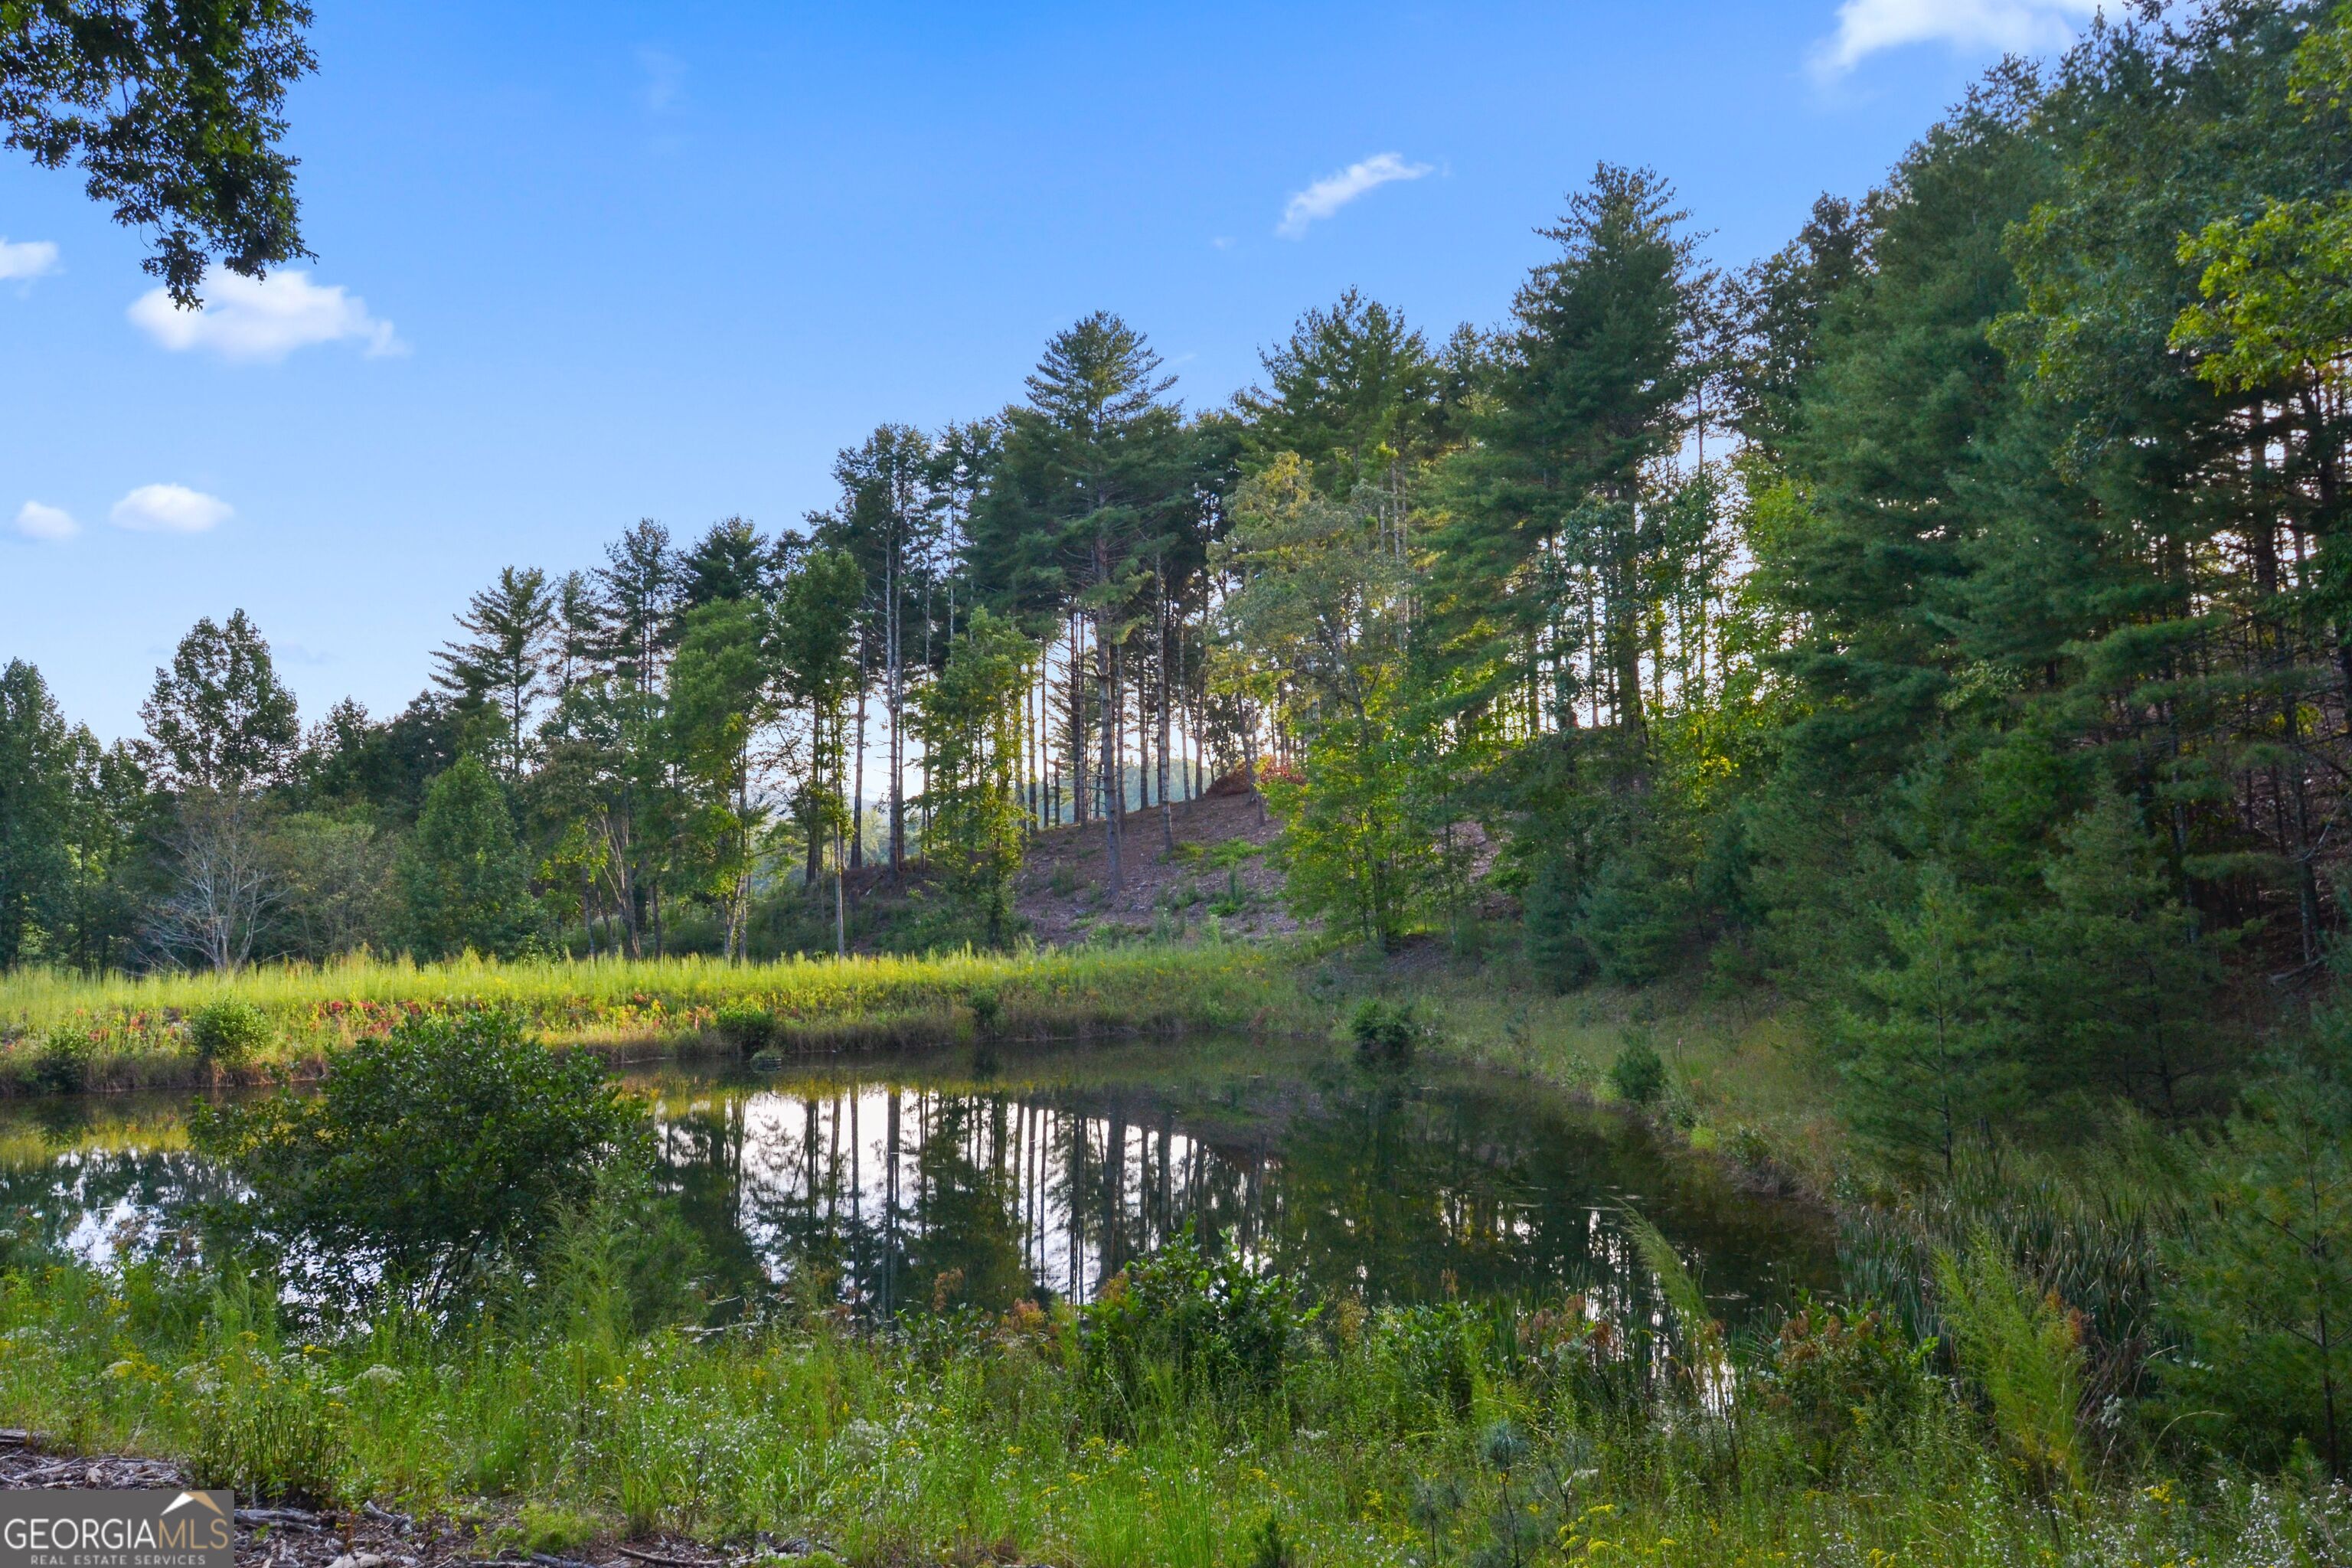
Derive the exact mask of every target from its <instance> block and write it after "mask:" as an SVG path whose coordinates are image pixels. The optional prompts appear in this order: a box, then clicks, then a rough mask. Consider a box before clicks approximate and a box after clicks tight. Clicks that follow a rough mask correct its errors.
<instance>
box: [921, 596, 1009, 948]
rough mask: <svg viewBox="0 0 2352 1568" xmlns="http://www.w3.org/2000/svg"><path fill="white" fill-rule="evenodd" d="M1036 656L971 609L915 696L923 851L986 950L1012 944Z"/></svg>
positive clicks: (995, 621) (1002, 626)
mask: <svg viewBox="0 0 2352 1568" xmlns="http://www.w3.org/2000/svg"><path fill="white" fill-rule="evenodd" d="M1034 658H1036V649H1035V648H1034V647H1032V646H1031V644H1030V643H1029V641H1028V639H1027V638H1025V637H1023V636H1022V635H1021V634H1020V632H1019V630H1018V629H1017V628H1016V627H1014V626H1013V625H1012V624H1011V623H1010V622H1008V621H1004V620H1001V619H999V618H997V617H996V616H992V615H991V614H990V613H989V612H988V611H986V610H979V611H975V612H974V613H973V615H972V617H971V623H970V625H969V626H967V628H966V629H965V632H964V635H963V637H961V639H960V640H959V641H958V642H957V643H956V644H955V646H954V647H952V648H951V649H950V650H949V653H948V660H947V668H944V669H942V670H941V671H940V676H939V679H937V680H934V681H933V682H932V683H931V684H930V685H929V686H928V687H925V688H924V689H922V690H921V691H920V692H919V693H918V694H917V696H916V716H915V725H914V729H915V733H916V735H917V736H918V737H919V739H920V740H921V741H922V742H923V745H924V748H925V751H924V764H925V769H926V772H927V773H928V774H929V781H930V784H929V791H928V793H927V795H926V797H925V804H926V805H929V807H930V810H931V823H930V830H929V833H928V834H927V835H926V837H925V840H924V847H925V848H926V850H927V851H928V852H929V857H930V859H931V863H932V865H933V866H934V867H935V868H937V869H938V871H939V873H940V878H941V879H942V880H943V881H944V883H945V885H946V887H947V889H948V893H949V896H950V898H951V899H953V900H955V902H956V905H957V908H958V909H959V910H960V911H961V913H962V914H963V915H964V917H965V918H966V919H967V920H969V921H971V925H972V928H973V930H974V931H975V932H976V933H977V934H978V936H979V938H980V940H981V941H982V943H984V944H985V945H987V946H990V947H1002V946H1003V945H1005V943H1006V942H1010V941H1011V940H1012V937H1013V931H1014V928H1015V925H1016V923H1017V920H1018V917H1017V916H1015V915H1014V913H1013V879H1014V878H1015V877H1017V876H1019V875H1020V871H1021V858H1022V851H1023V844H1024V838H1025V837H1026V833H1025V825H1024V820H1023V811H1022V805H1021V791H1020V778H1019V768H1020V762H1021V750H1022V735H1021V700H1022V697H1023V695H1024V693H1025V692H1026V691H1027V690H1028V689H1029V679H1030V666H1031V664H1032V662H1033V661H1034Z"/></svg>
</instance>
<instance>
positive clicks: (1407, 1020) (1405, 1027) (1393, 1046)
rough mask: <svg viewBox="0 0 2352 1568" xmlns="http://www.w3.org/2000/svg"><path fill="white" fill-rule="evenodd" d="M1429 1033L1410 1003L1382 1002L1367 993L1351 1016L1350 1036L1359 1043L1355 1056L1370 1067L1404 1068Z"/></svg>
mask: <svg viewBox="0 0 2352 1568" xmlns="http://www.w3.org/2000/svg"><path fill="white" fill-rule="evenodd" d="M1426 1033H1427V1029H1426V1027H1425V1026H1423V1023H1422V1022H1421V1019H1420V1017H1419V1016H1417V1015H1416V1014H1415V1013H1414V1011H1413V1006H1412V1003H1410V1002H1406V1003H1402V1004H1399V1003H1393V1002H1383V1001H1381V999H1380V998H1379V997H1377V996H1367V997H1365V998H1364V999H1363V1000H1362V1001H1361V1002H1359V1003H1357V1004H1356V1010H1355V1011H1354V1012H1353V1013H1351V1014H1350V1015H1349V1017H1348V1035H1349V1038H1351V1039H1353V1040H1354V1041H1355V1042H1356V1059H1357V1060H1358V1061H1360V1062H1362V1063H1363V1064H1364V1065H1365V1066H1367V1067H1402V1066H1404V1065H1405V1064H1406V1063H1407V1062H1409V1061H1411V1060H1412V1053H1413V1048H1414V1047H1416V1046H1418V1045H1419V1044H1420V1043H1421V1038H1422V1037H1423V1035H1424V1034H1426Z"/></svg>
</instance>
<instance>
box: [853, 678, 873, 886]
mask: <svg viewBox="0 0 2352 1568" xmlns="http://www.w3.org/2000/svg"><path fill="white" fill-rule="evenodd" d="M866 675H867V671H866V640H865V638H864V637H859V638H858V644H857V772H856V784H854V785H853V786H852V793H851V795H850V797H849V864H850V866H851V867H852V868H857V867H861V866H863V865H865V864H866V687H867V686H869V685H871V684H872V682H871V681H869V680H868V679H866Z"/></svg>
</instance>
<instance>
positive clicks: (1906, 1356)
mask: <svg viewBox="0 0 2352 1568" xmlns="http://www.w3.org/2000/svg"><path fill="white" fill-rule="evenodd" d="M1934 1348H1935V1346H1934V1342H1932V1341H1927V1342H1918V1343H1915V1342H1912V1341H1911V1340H1910V1339H1909V1338H1908V1337H1907V1336H1906V1335H1905V1334H1904V1333H1903V1331H1902V1328H1901V1325H1900V1323H1899V1321H1897V1320H1895V1319H1894V1318H1892V1317H1890V1316H1889V1315H1888V1314H1886V1313H1885V1312H1884V1311H1882V1310H1879V1309H1877V1308H1875V1307H1873V1306H1870V1305H1868V1304H1867V1303H1862V1304H1855V1305H1848V1306H1843V1307H1841V1306H1839V1305H1837V1304H1836V1303H1834V1302H1818V1301H1808V1302H1806V1303H1805V1304H1804V1305H1802V1306H1801V1307H1800V1308H1798V1310H1796V1311H1794V1312H1792V1313H1790V1315H1789V1318H1788V1320H1787V1321H1785V1322H1783V1323H1782V1324H1781V1325H1780V1332H1779V1333H1778V1334H1777V1335H1775V1336H1774V1338H1773V1342H1772V1359H1771V1362H1770V1364H1769V1367H1768V1368H1767V1370H1766V1373H1765V1375H1766V1379H1767V1381H1766V1384H1765V1393H1764V1398H1765V1400H1766V1403H1767V1404H1768V1405H1769V1406H1770V1407H1771V1408H1772V1409H1774V1410H1776V1411H1778V1412H1780V1413H1781V1414H1782V1415H1785V1416H1786V1417H1787V1418H1788V1420H1789V1422H1790V1426H1791V1428H1792V1429H1793V1431H1794V1433H1795V1435H1796V1436H1798V1437H1799V1438H1800V1440H1801V1442H1802V1443H1803V1444H1804V1446H1805V1451H1806V1456H1807V1462H1808V1463H1809V1464H1810V1465H1811V1468H1812V1469H1813V1470H1814V1472H1815V1473H1816V1474H1818V1475H1821V1476H1822V1477H1823V1478H1825V1479H1828V1478H1835V1477H1839V1476H1842V1475H1846V1474H1849V1473H1852V1472H1853V1471H1855V1470H1858V1469H1861V1468H1866V1467H1867V1465H1868V1463H1869V1461H1870V1459H1871V1458H1872V1457H1873V1456H1874V1453H1876V1452H1880V1451H1884V1450H1885V1449H1888V1448H1893V1447H1898V1446H1899V1445H1900V1444H1901V1443H1902V1442H1903V1441H1904V1439H1905V1438H1906V1437H1907V1436H1909V1435H1910V1432H1911V1430H1912V1428H1913V1426H1915V1424H1916V1422H1918V1420H1919V1419H1920V1418H1921V1417H1922V1416H1923V1415H1926V1414H1927V1410H1928V1408H1929V1406H1930V1404H1931V1402H1932V1401H1933V1400H1934V1399H1935V1398H1936V1396H1937V1385H1936V1382H1935V1379H1934V1377H1933V1375H1932V1373H1930V1372H1929V1370H1928V1367H1927V1359H1928V1357H1929V1356H1930V1354H1932V1353H1933V1351H1934Z"/></svg>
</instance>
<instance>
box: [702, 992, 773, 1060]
mask: <svg viewBox="0 0 2352 1568" xmlns="http://www.w3.org/2000/svg"><path fill="white" fill-rule="evenodd" d="M710 1024H711V1027H713V1028H715V1029H717V1030H718V1031H719V1038H720V1039H722V1040H724V1041H726V1042H727V1043H728V1044H729V1045H730V1046H731V1047H734V1048H735V1049H736V1050H737V1051H740V1052H741V1053H742V1054H743V1055H744V1056H747V1057H749V1056H756V1055H758V1054H759V1053H760V1052H761V1051H762V1050H764V1049H766V1048H767V1047H769V1046H771V1045H772V1044H774V1043H775V1038H776V1016H775V1014H773V1013H772V1012H770V1011H769V1010H768V1009H767V1008H765V1007H763V1006H761V1005H760V1004H758V1003H756V1002H730V1003H728V1004H727V1005H725V1006H723V1007H721V1008H719V1011H718V1013H717V1014H716V1015H715V1016H713V1017H712V1018H711V1020H710Z"/></svg>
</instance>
